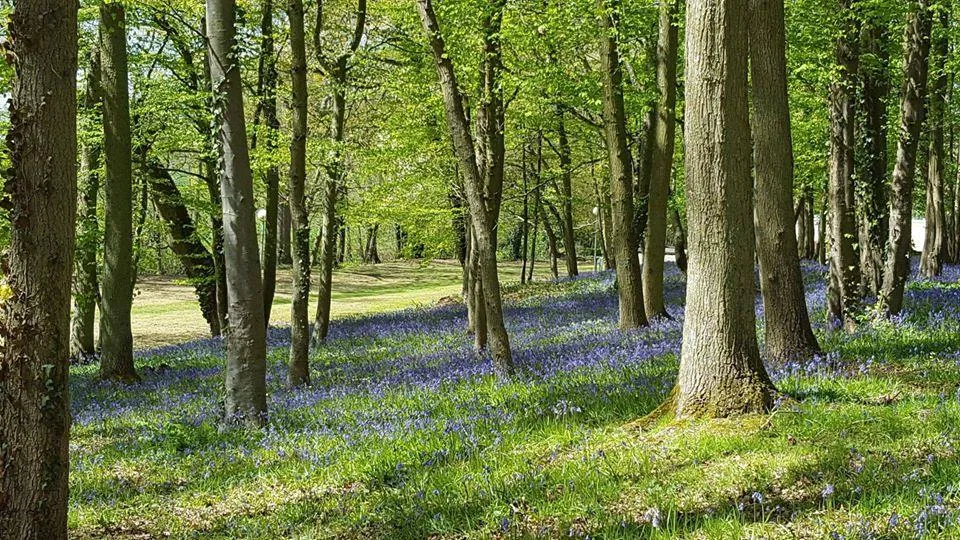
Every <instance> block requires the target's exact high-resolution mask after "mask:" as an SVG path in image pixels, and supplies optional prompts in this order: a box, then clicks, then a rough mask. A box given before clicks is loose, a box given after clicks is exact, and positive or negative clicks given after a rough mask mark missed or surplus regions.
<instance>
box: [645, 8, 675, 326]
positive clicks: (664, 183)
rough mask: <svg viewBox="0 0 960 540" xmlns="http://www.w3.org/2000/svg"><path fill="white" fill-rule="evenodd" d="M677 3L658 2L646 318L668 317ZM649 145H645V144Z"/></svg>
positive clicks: (646, 251) (647, 235) (648, 220)
mask: <svg viewBox="0 0 960 540" xmlns="http://www.w3.org/2000/svg"><path fill="white" fill-rule="evenodd" d="M679 8H680V2H679V0H667V1H661V2H660V37H659V42H658V44H657V88H658V89H659V91H660V99H659V101H658V102H657V116H656V129H655V130H654V133H655V135H656V137H655V139H654V140H653V141H651V142H652V143H653V161H652V164H651V165H652V166H651V170H650V188H649V195H648V199H647V200H648V204H647V232H646V235H645V236H644V244H643V246H644V251H643V272H642V274H643V301H644V306H645V311H646V314H647V318H649V319H655V318H657V317H669V314H668V313H667V308H666V305H665V304H664V302H663V259H664V255H665V252H666V245H667V202H668V199H669V193H670V177H671V173H672V172H673V150H674V140H675V131H676V104H677V41H678V37H677V34H678V31H677V24H676V21H675V20H674V19H675V18H676V16H677V13H679ZM648 144H649V143H648Z"/></svg>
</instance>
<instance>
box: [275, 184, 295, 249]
mask: <svg viewBox="0 0 960 540" xmlns="http://www.w3.org/2000/svg"><path fill="white" fill-rule="evenodd" d="M292 220H293V217H292V216H291V215H290V195H289V194H287V195H286V198H285V200H281V201H280V224H279V225H278V230H279V232H278V233H277V236H278V242H279V243H280V245H279V247H278V248H277V262H278V263H279V264H284V265H287V266H290V265H292V264H293V253H292V252H291V247H292V244H293V229H292V227H293V226H292V223H291V221H292Z"/></svg>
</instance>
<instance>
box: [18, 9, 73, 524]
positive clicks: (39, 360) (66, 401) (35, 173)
mask: <svg viewBox="0 0 960 540" xmlns="http://www.w3.org/2000/svg"><path fill="white" fill-rule="evenodd" d="M77 9H78V6H77V2H76V1H75V0H18V1H17V2H16V3H15V4H14V9H13V11H12V13H10V15H9V20H8V23H7V35H6V45H5V46H6V48H7V49H6V50H7V55H8V56H7V58H8V61H9V62H10V63H11V64H12V68H13V73H14V78H13V81H12V89H11V90H12V91H11V94H12V95H11V97H10V105H9V121H10V130H9V132H8V133H7V138H6V140H7V147H8V149H9V159H10V162H9V164H8V166H9V168H8V169H7V171H6V172H7V174H6V175H5V177H4V178H5V179H4V187H3V191H4V193H5V195H6V197H5V198H4V206H5V209H6V212H5V213H6V214H7V217H8V218H9V219H10V223H11V225H12V226H11V227H10V245H9V248H8V250H7V252H6V256H5V261H4V266H5V267H4V272H3V273H4V275H5V281H6V288H8V296H7V298H6V299H5V300H4V301H3V302H2V303H0V335H2V336H3V339H0V441H2V443H0V531H3V533H2V534H3V536H4V537H5V538H24V539H27V538H31V539H32V538H36V539H46V538H51V539H53V538H66V537H67V500H68V496H69V493H68V490H69V482H68V471H69V466H68V462H69V440H70V388H69V385H68V375H69V356H70V277H71V273H72V270H73V253H74V217H75V214H76V209H77V161H76V160H77V127H76V126H77V89H76V88H77V80H76V75H77Z"/></svg>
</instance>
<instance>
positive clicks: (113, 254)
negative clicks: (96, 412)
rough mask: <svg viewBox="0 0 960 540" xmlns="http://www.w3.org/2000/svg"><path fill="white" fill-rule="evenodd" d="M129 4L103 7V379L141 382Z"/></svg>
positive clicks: (101, 44) (101, 366) (101, 15)
mask: <svg viewBox="0 0 960 540" xmlns="http://www.w3.org/2000/svg"><path fill="white" fill-rule="evenodd" d="M125 18H126V15H125V12H124V8H123V4H121V3H119V2H103V3H101V4H100V55H101V61H102V73H101V77H102V80H103V131H104V147H105V152H104V154H105V158H106V159H105V163H106V178H105V182H104V198H105V201H104V202H105V204H104V208H105V212H104V231H103V266H104V269H103V291H102V301H101V303H100V344H101V347H102V350H101V354H100V378H101V379H109V380H115V381H120V382H125V383H129V382H135V381H138V380H139V377H138V376H137V373H136V370H135V369H134V366H133V333H132V330H131V327H130V309H131V307H132V305H133V282H134V266H133V170H132V163H131V159H132V155H131V150H132V149H131V143H130V95H129V86H128V83H129V80H128V74H127V31H126V22H125Z"/></svg>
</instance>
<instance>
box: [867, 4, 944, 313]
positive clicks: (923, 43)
mask: <svg viewBox="0 0 960 540" xmlns="http://www.w3.org/2000/svg"><path fill="white" fill-rule="evenodd" d="M931 26H932V16H931V13H930V2H929V0H916V1H914V2H911V4H910V14H909V15H908V18H907V29H906V32H905V34H904V44H903V54H904V62H903V91H902V96H901V102H900V114H901V118H900V140H899V142H898V143H897V161H896V164H895V165H894V169H893V182H892V184H891V192H890V233H889V240H888V243H887V257H886V263H885V264H886V266H885V267H884V271H883V290H882V292H881V294H880V299H879V304H880V308H881V310H882V311H883V312H884V313H886V314H888V315H896V314H898V313H900V310H901V309H903V290H904V286H905V285H906V282H907V277H908V276H909V274H910V252H911V247H910V232H911V231H910V229H911V221H912V219H913V183H914V177H915V174H916V165H917V148H918V147H919V144H920V130H921V128H922V126H923V122H924V120H925V117H926V104H925V102H926V95H927V75H928V69H929V59H930V31H931Z"/></svg>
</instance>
